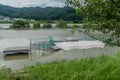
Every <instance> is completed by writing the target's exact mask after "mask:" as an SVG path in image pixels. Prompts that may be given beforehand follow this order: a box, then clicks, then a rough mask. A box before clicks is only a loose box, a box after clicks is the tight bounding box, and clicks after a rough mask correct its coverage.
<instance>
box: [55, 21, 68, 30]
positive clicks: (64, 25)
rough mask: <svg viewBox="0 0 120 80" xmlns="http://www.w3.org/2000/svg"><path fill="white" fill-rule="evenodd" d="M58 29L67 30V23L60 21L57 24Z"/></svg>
mask: <svg viewBox="0 0 120 80" xmlns="http://www.w3.org/2000/svg"><path fill="white" fill-rule="evenodd" d="M56 27H58V28H62V29H65V28H67V27H68V26H67V23H66V22H65V21H59V22H58V23H57V24H56Z"/></svg>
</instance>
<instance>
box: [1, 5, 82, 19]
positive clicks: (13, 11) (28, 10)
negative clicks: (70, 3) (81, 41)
mask: <svg viewBox="0 0 120 80" xmlns="http://www.w3.org/2000/svg"><path fill="white" fill-rule="evenodd" d="M0 15H3V16H8V17H12V18H25V19H35V20H66V21H68V20H69V21H74V20H79V21H81V18H82V15H80V14H79V15H77V14H76V13H75V9H73V8H71V7H63V8H60V7H46V8H42V7H23V8H15V7H10V6H5V5H0Z"/></svg>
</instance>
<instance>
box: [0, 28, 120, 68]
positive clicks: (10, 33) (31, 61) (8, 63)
mask: <svg viewBox="0 0 120 80" xmlns="http://www.w3.org/2000/svg"><path fill="white" fill-rule="evenodd" d="M49 36H52V37H53V38H55V39H65V38H67V37H72V38H74V39H81V40H83V39H85V40H93V39H92V38H91V37H89V36H87V35H86V34H84V33H79V32H76V33H74V34H72V33H71V32H70V29H66V30H65V29H64V30H63V29H45V30H0V41H4V39H8V40H9V39H21V38H22V39H38V38H39V39H40V38H45V37H49ZM2 45H3V44H2ZM2 45H1V44H0V67H6V68H11V69H12V70H17V69H22V68H23V67H26V66H29V65H35V64H36V63H45V62H52V61H56V60H61V59H68V60H69V59H75V58H83V57H87V56H98V55H101V53H106V54H114V53H117V52H119V50H120V49H119V47H112V48H111V47H105V48H103V49H102V50H101V49H98V48H94V49H89V50H85V52H84V54H83V52H82V50H70V51H62V50H61V51H55V52H50V53H49V54H48V55H47V56H42V55H41V54H39V53H37V54H36V53H35V54H32V55H31V56H30V55H28V54H16V55H8V56H5V57H3V53H2V49H1V48H2ZM4 45H6V44H5V43H4ZM64 54H65V55H64Z"/></svg>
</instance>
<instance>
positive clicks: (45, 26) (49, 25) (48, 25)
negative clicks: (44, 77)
mask: <svg viewBox="0 0 120 80" xmlns="http://www.w3.org/2000/svg"><path fill="white" fill-rule="evenodd" d="M42 28H52V25H51V24H48V23H47V24H43V27H42Z"/></svg>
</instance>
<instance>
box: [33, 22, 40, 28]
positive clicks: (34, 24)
mask: <svg viewBox="0 0 120 80" xmlns="http://www.w3.org/2000/svg"><path fill="white" fill-rule="evenodd" d="M39 28H41V26H40V23H39V22H36V23H33V29H39Z"/></svg>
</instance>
